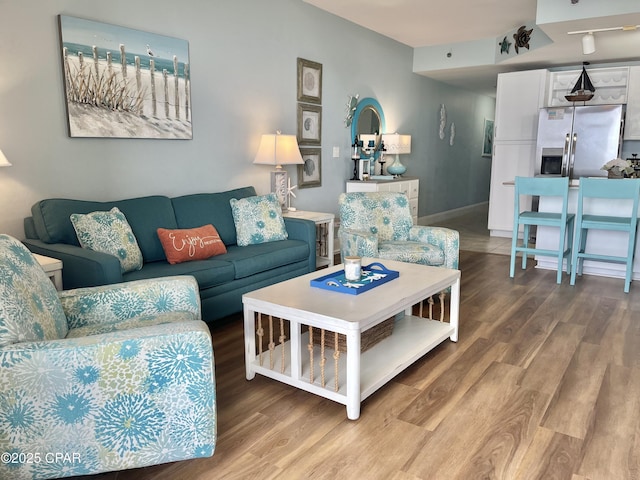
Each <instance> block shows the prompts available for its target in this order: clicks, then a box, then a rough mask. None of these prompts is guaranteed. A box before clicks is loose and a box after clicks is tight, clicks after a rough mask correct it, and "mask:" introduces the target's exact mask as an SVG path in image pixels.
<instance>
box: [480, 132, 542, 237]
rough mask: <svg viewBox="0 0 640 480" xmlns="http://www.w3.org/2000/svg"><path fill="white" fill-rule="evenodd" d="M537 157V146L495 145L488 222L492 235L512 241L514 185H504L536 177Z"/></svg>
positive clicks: (528, 143)
mask: <svg viewBox="0 0 640 480" xmlns="http://www.w3.org/2000/svg"><path fill="white" fill-rule="evenodd" d="M535 154H536V144H535V143H534V142H526V143H519V144H515V143H513V144H496V145H494V154H493V162H492V164H491V190H490V191H489V219H488V220H489V221H488V227H489V230H491V235H493V236H498V237H511V235H512V232H513V200H514V198H513V194H514V185H513V184H511V185H505V184H504V182H511V183H513V181H514V180H515V178H516V177H517V176H520V177H531V176H533V165H534V162H533V159H534V157H535Z"/></svg>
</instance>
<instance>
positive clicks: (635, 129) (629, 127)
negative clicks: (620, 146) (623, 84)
mask: <svg viewBox="0 0 640 480" xmlns="http://www.w3.org/2000/svg"><path fill="white" fill-rule="evenodd" d="M624 139H625V140H640V66H635V67H629V83H628V87H627V115H626V119H625V127H624Z"/></svg>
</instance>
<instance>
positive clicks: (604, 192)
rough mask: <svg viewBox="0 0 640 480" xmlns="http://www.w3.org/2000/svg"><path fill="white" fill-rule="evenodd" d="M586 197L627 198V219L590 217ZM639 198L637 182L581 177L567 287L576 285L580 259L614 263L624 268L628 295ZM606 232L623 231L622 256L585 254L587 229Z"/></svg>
mask: <svg viewBox="0 0 640 480" xmlns="http://www.w3.org/2000/svg"><path fill="white" fill-rule="evenodd" d="M589 198H600V199H602V198H604V199H617V200H623V199H627V200H630V201H631V202H632V203H633V207H632V209H631V213H630V215H629V216H624V217H619V216H609V215H592V214H588V213H585V211H584V204H585V201H587V202H588V199H589ZM639 199H640V179H637V178H633V179H631V178H629V179H626V178H625V179H620V180H608V179H601V178H581V179H580V190H579V192H578V212H577V215H576V217H577V220H576V236H575V243H574V244H573V255H572V257H573V258H572V261H573V264H574V267H575V268H574V270H573V271H572V272H571V285H575V284H576V273H577V274H578V275H582V264H583V262H584V259H585V258H586V259H587V260H596V261H599V262H614V263H622V264H625V265H626V274H625V279H624V293H629V286H630V285H631V274H632V273H633V256H634V252H635V249H636V227H637V224H638V202H639ZM590 229H592V230H609V231H618V232H627V233H628V235H629V242H628V244H627V254H626V255H625V256H616V255H607V254H602V253H596V252H594V253H589V252H586V251H585V247H586V245H587V233H588V232H589V230H590Z"/></svg>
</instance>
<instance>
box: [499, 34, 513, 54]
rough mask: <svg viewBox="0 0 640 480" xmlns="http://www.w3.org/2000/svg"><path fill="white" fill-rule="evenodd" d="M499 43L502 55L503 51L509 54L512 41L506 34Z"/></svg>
mask: <svg viewBox="0 0 640 480" xmlns="http://www.w3.org/2000/svg"><path fill="white" fill-rule="evenodd" d="M498 45H500V55H502V54H503V53H506V54H507V55H509V48H510V47H511V42H510V41H509V40H507V36H506V35H505V37H504V38H503V39H502V41H501V42H500V43H498Z"/></svg>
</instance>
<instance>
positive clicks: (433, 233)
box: [338, 192, 460, 318]
mask: <svg viewBox="0 0 640 480" xmlns="http://www.w3.org/2000/svg"><path fill="white" fill-rule="evenodd" d="M338 203H339V205H340V228H339V230H338V238H339V239H340V253H341V255H342V258H344V257H345V256H350V255H356V256H360V257H374V258H380V259H389V260H397V261H400V262H407V263H420V264H423V265H431V266H436V267H446V268H458V256H459V244H460V240H459V234H458V232H457V231H456V230H451V229H449V228H442V227H428V226H422V225H413V219H412V217H411V208H410V206H409V200H408V198H407V196H406V195H405V194H404V193H393V192H357V193H343V194H341V195H340V198H339V200H338ZM440 301H441V302H442V301H443V297H442V296H441V297H440ZM441 312H442V309H441ZM441 318H442V317H441Z"/></svg>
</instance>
